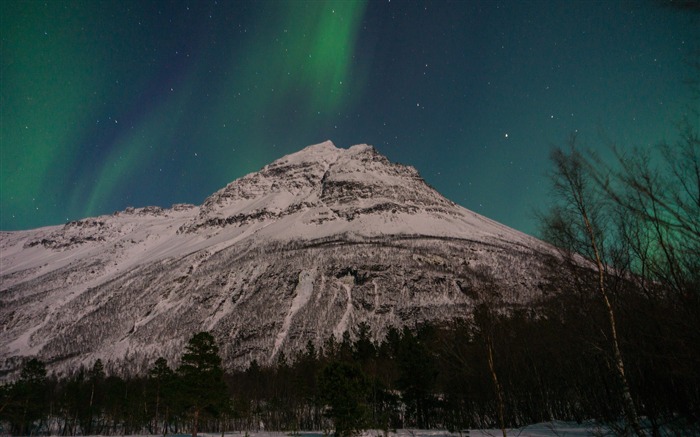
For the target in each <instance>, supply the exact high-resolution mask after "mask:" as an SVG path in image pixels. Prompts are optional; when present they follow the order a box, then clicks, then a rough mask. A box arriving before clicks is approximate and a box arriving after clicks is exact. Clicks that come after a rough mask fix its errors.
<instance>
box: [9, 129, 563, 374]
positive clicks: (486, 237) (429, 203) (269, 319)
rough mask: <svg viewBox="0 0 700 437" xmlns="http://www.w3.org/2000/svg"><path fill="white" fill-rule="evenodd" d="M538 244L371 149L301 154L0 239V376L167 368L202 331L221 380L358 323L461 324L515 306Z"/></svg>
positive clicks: (535, 289)
mask: <svg viewBox="0 0 700 437" xmlns="http://www.w3.org/2000/svg"><path fill="white" fill-rule="evenodd" d="M553 254H554V252H553V251H552V249H551V248H550V247H549V246H547V245H545V244H544V243H542V242H540V241H539V240H536V239H534V238H532V237H529V236H527V235H525V234H522V233H520V232H517V231H515V230H513V229H510V228H508V227H506V226H504V225H501V224H499V223H496V222H494V221H492V220H489V219H487V218H485V217H483V216H480V215H478V214H475V213H474V212H471V211H469V210H467V209H465V208H462V207H460V206H458V205H456V204H455V203H453V202H451V201H449V200H447V199H446V198H444V197H443V196H441V195H440V194H439V193H438V192H436V191H435V190H434V189H432V188H431V187H429V186H428V185H427V184H426V183H425V182H424V181H423V180H422V179H421V177H420V176H419V175H418V172H417V171H416V170H415V169H414V168H412V167H408V166H404V165H399V164H395V163H391V162H389V161H388V160H387V159H386V158H385V157H384V156H382V155H380V154H379V153H378V152H377V151H376V150H375V149H374V148H372V147H371V146H367V145H356V146H353V147H350V148H349V149H340V148H336V147H335V146H334V145H333V144H332V143H331V142H325V143H321V144H317V145H313V146H309V147H307V148H305V149H303V150H301V151H300V152H297V153H294V154H291V155H288V156H285V157H283V158H281V159H279V160H277V161H275V162H273V163H271V164H269V165H267V166H265V167H264V168H263V169H262V170H260V171H259V172H256V173H251V174H249V175H247V176H244V177H242V178H240V179H237V180H235V181H233V182H232V183H230V184H229V185H227V186H226V187H225V188H223V189H221V190H219V191H218V192H216V193H214V194H213V195H211V196H210V197H209V198H207V199H206V200H205V201H204V203H203V204H202V205H201V206H193V205H174V206H173V207H172V208H170V209H162V208H158V207H146V208H136V209H134V208H129V209H127V210H126V211H122V212H117V213H114V214H113V215H111V216H101V217H96V218H88V219H84V220H80V221H77V222H71V223H68V224H66V225H64V226H52V227H46V228H41V229H36V230H30V231H19V232H2V233H1V234H0V330H1V332H2V335H1V336H0V367H1V369H0V372H2V373H4V374H7V372H11V371H13V370H15V369H16V368H17V365H18V363H19V362H20V360H21V359H22V357H24V356H27V355H36V356H39V357H40V358H41V359H43V360H44V361H46V362H47V363H49V368H50V369H52V370H56V371H58V372H66V371H71V370H73V369H75V368H76V367H77V366H78V365H80V364H84V365H86V366H89V365H91V364H92V363H93V362H94V361H95V360H96V359H97V358H101V359H102V360H103V362H105V363H106V367H107V368H108V369H109V370H111V371H115V372H142V371H143V370H144V369H145V368H147V367H148V366H150V365H152V363H153V362H154V361H155V359H156V358H157V357H159V356H164V357H166V358H168V359H169V362H170V363H171V364H175V360H176V359H177V357H179V355H180V354H181V352H182V348H183V345H184V343H185V342H186V340H187V339H188V338H189V337H190V336H191V335H192V334H193V333H195V332H197V331H201V330H210V331H212V332H213V333H214V335H215V336H216V337H217V339H218V340H219V342H220V345H221V352H222V355H223V356H224V363H225V364H226V365H227V366H228V367H235V366H238V367H241V366H245V365H246V364H247V363H248V362H250V361H251V360H252V359H257V360H258V361H259V362H261V363H267V362H270V361H272V360H275V359H276V358H277V355H278V354H279V353H280V352H284V353H285V354H286V355H287V356H289V355H290V354H293V353H294V352H295V351H297V350H300V349H302V348H303V347H304V346H305V345H306V343H307V341H309V340H311V341H312V342H314V343H315V344H316V345H317V346H320V345H321V343H322V342H323V341H325V340H326V339H327V338H328V337H329V336H331V335H336V336H340V335H342V333H343V332H345V331H346V330H348V329H351V328H352V327H353V326H356V325H357V324H358V323H360V322H366V323H368V324H369V325H370V327H371V328H372V330H373V333H374V335H375V336H377V337H381V336H382V335H383V333H384V332H385V331H386V329H387V327H388V326H397V327H401V326H404V325H414V324H415V323H418V322H421V321H425V320H449V319H452V318H454V317H465V316H468V315H469V314H470V311H471V309H472V308H473V306H474V305H475V304H476V303H478V302H479V301H480V300H481V299H484V298H485V296H489V298H490V299H495V300H497V301H498V302H499V304H500V305H503V306H504V307H505V306H512V305H533V304H534V303H535V302H537V301H539V300H540V299H541V298H542V297H543V294H544V292H545V290H546V289H547V288H548V285H547V284H548V281H547V279H546V278H545V273H544V272H545V269H544V263H545V262H546V260H547V258H548V257H550V256H552V255H553Z"/></svg>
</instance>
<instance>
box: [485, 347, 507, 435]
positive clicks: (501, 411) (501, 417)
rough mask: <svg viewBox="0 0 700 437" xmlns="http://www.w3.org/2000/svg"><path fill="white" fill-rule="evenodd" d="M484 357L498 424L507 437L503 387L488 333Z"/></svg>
mask: <svg viewBox="0 0 700 437" xmlns="http://www.w3.org/2000/svg"><path fill="white" fill-rule="evenodd" d="M486 357H487V360H488V363H489V371H490V372H491V380H492V381H493V386H494V390H495V391H496V401H497V402H498V424H499V425H500V427H501V432H502V433H503V437H507V435H506V423H505V406H504V403H503V388H502V387H501V383H500V382H498V375H497V374H496V366H495V365H494V362H493V340H492V338H491V336H490V335H489V336H487V338H486Z"/></svg>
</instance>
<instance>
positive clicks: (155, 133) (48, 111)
mask: <svg viewBox="0 0 700 437" xmlns="http://www.w3.org/2000/svg"><path fill="white" fill-rule="evenodd" d="M0 7H1V8H2V9H1V17H2V18H1V20H2V21H1V23H0V24H1V26H0V28H1V32H2V34H1V40H2V46H1V52H0V62H1V68H2V70H1V73H2V76H1V77H0V87H1V95H0V96H1V101H0V104H1V113H0V147H1V154H0V158H1V159H0V201H1V204H0V229H1V230H15V229H28V228H34V227H39V226H46V225H53V224H61V223H64V222H66V221H67V220H75V219H78V218H82V217H86V216H94V215H99V214H109V213H111V212H113V211H115V210H122V209H124V208H125V207H127V206H146V205H159V206H163V207H168V206H170V205H171V204H173V203H184V202H188V203H195V204H199V203H201V202H202V201H203V200H204V198H205V197H206V196H208V195H209V194H211V193H213V192H214V191H216V190H218V189H219V188H221V187H223V186H224V185H225V184H227V183H228V182H230V181H232V180H234V179H236V178H238V177H240V176H243V175H245V174H247V173H249V172H252V171H256V170H258V169H260V168H261V167H262V166H263V165H265V164H267V163H269V162H271V161H272V160H274V159H277V158H279V157H281V156H283V155H285V154H288V153H292V152H294V151H296V150H299V149H301V148H302V147H305V146H307V145H310V144H314V143H319V142H321V141H324V140H326V139H330V140H332V141H333V142H334V143H335V144H336V145H337V146H339V147H348V146H350V145H353V144H357V143H368V144H372V145H374V146H375V147H376V148H377V149H378V150H379V152H380V153H382V154H385V155H387V156H388V157H389V158H390V159H391V160H392V161H397V162H401V163H404V164H409V165H413V166H414V167H416V168H417V169H418V170H419V171H420V173H421V175H422V176H423V177H424V178H425V179H426V181H427V182H428V183H429V184H431V185H432V186H433V187H435V188H436V189H437V190H438V191H440V192H441V193H443V194H444V195H445V196H446V197H448V198H450V199H451V200H454V201H456V202H457V203H460V204H461V205H463V206H465V207H467V208H469V209H472V210H473V211H476V212H478V213H480V214H484V215H486V216H488V217H490V218H492V219H495V220H497V221H500V222H502V223H505V224H506V225H509V226H512V227H514V228H516V229H519V230H522V231H524V232H528V233H531V234H534V233H535V232H536V230H537V225H536V219H535V218H534V217H533V215H532V211H533V209H535V208H538V207H540V206H541V205H542V204H543V203H545V202H546V200H547V196H548V192H547V186H548V184H547V178H546V172H547V170H548V168H549V163H548V159H547V156H548V152H549V150H550V149H551V147H553V146H554V145H558V144H562V143H563V142H565V141H566V138H567V137H568V136H569V134H570V133H571V132H574V131H576V132H578V133H579V137H580V139H581V140H582V141H583V143H584V144H585V145H586V146H589V147H593V148H597V149H600V150H604V149H605V147H607V145H608V143H616V144H617V145H618V146H621V147H623V148H624V147H632V146H635V145H647V144H654V143H657V142H659V141H664V140H668V141H672V140H673V139H674V135H676V133H675V132H676V124H677V122H678V121H679V120H680V119H681V118H682V117H683V116H684V115H685V114H687V113H689V110H690V109H692V108H693V105H695V107H697V105H698V102H697V101H693V100H692V99H691V98H690V92H689V90H688V87H687V85H686V84H685V83H684V81H685V80H687V79H689V78H692V75H693V74H694V73H693V70H692V69H691V68H689V67H688V66H687V64H686V62H687V61H688V59H689V57H690V56H692V54H693V53H697V51H698V50H699V49H700V30H698V29H700V23H699V20H700V16H699V15H700V14H697V13H692V12H690V13H689V12H685V11H679V10H675V9H672V8H667V7H662V6H660V4H659V3H658V2H654V1H651V0H649V1H645V0H640V1H610V2H607V1H606V2H602V1H600V2H598V1H574V2H568V1H516V0H514V1H495V0H488V1H463V2H433V1H426V2H414V1H411V2H404V1H396V0H395V1H390V2H387V1H368V2H364V1H329V2H321V1H313V2H311V1H294V0H292V1H260V2H252V1H251V2H242V1H223V0H219V1H213V0H202V1H189V2H188V1H145V0H144V1H130V0H127V1H119V2H115V1H111V0H110V1H99V0H83V1H79V0H75V1H61V0H49V1H16V0H10V1H6V2H3V3H2V6H0ZM695 73H697V72H695ZM695 121H697V120H695Z"/></svg>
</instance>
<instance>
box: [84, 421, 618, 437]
mask: <svg viewBox="0 0 700 437" xmlns="http://www.w3.org/2000/svg"><path fill="white" fill-rule="evenodd" d="M506 432H507V434H508V436H522V437H524V436H533V437H545V436H546V437H550V436H558V437H564V436H566V437H575V436H607V435H614V434H613V433H612V432H611V431H610V430H608V429H605V428H601V427H600V426H599V425H596V424H591V423H588V424H586V423H583V424H577V423H569V422H558V421H554V422H545V423H538V424H534V425H528V426H526V427H523V428H515V429H510V428H509V429H507V430H506ZM197 435H198V436H201V437H222V434H220V433H198V434H197ZM324 435H325V434H323V433H321V432H303V431H301V432H299V433H291V432H265V431H259V432H245V431H243V432H226V433H224V434H223V437H323V436H324ZM501 435H502V433H501V430H500V429H478V430H474V429H472V430H464V431H462V432H461V433H457V432H454V433H451V432H448V431H440V430H424V429H399V430H397V431H396V432H390V433H389V435H388V437H491V436H493V437H499V436H501ZM169 436H170V434H169ZM189 436H190V434H176V435H172V437H189ZM383 436H384V433H383V432H382V431H380V430H367V431H363V432H362V434H360V436H359V437H383ZM86 437H90V436H86ZM125 437H152V436H150V435H149V436H125Z"/></svg>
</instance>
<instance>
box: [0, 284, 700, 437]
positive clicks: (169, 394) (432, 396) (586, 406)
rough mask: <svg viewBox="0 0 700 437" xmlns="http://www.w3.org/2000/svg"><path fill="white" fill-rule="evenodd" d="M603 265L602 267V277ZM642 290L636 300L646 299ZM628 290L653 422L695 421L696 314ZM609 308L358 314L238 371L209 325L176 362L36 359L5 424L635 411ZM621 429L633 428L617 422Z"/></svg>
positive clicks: (699, 401)
mask: <svg viewBox="0 0 700 437" xmlns="http://www.w3.org/2000/svg"><path fill="white" fill-rule="evenodd" d="M589 274H590V273H589ZM635 296H637V297H635ZM618 297H619V299H618V300H616V301H615V305H616V309H617V310H618V314H619V315H620V326H621V328H622V329H621V330H620V338H621V339H622V340H623V341H622V342H621V346H622V348H623V353H624V354H625V357H626V358H627V372H628V379H629V382H630V393H631V394H632V397H633V402H634V403H635V406H636V408H637V411H638V414H639V415H640V416H643V417H645V418H646V422H645V424H643V425H640V426H646V429H645V430H644V432H647V431H649V433H652V431H654V430H656V432H659V431H660V430H676V431H677V432H678V433H679V434H682V433H685V432H688V430H695V432H697V431H698V430H699V428H698V420H699V419H700V390H699V388H700V385H699V384H698V381H699V378H700V370H698V369H699V367H698V366H692V365H691V363H693V362H698V361H697V360H700V356H699V355H698V350H697V347H695V348H690V349H683V347H682V346H683V343H684V342H685V341H689V340H692V338H688V334H687V333H686V334H684V333H683V332H681V331H678V330H677V329H679V328H681V326H682V325H683V323H684V322H682V321H681V319H680V318H681V317H682V316H683V314H681V313H679V309H678V308H676V307H674V305H673V304H672V303H671V302H668V301H666V300H665V299H664V300H660V301H655V302H651V301H645V299H640V298H639V297H638V294H637V293H636V291H635V290H634V288H632V287H630V288H629V289H628V290H624V291H621V292H620V294H619V295H618ZM605 321H606V309H605V307H604V305H601V304H600V302H599V301H598V299H597V296H596V295H595V294H593V293H590V290H585V288H582V289H580V290H578V291H575V292H569V293H562V294H560V295H559V296H558V297H556V298H553V299H550V300H548V301H547V303H546V304H542V305H540V306H539V307H538V308H536V309H533V308H529V309H521V310H517V309H516V310H512V311H509V312H497V311H495V310H494V308H492V307H489V306H488V305H487V304H485V303H484V304H480V305H479V306H478V307H477V308H476V309H475V312H474V315H473V318H471V319H468V320H455V321H453V322H451V323H446V324H440V325H434V324H423V325H419V326H415V327H413V328H412V329H409V328H404V329H401V330H399V329H394V328H392V329H390V330H389V331H388V332H387V333H386V335H385V337H384V338H383V339H382V340H381V341H374V340H372V338H373V337H372V333H371V332H370V329H369V327H368V326H367V325H365V324H360V325H359V326H358V327H356V329H355V330H354V331H353V332H352V333H351V332H346V333H345V334H344V335H343V336H342V338H341V339H335V337H331V338H329V339H328V340H327V341H326V342H325V343H324V344H323V346H322V347H320V348H318V349H317V348H315V347H314V346H313V344H312V343H308V344H307V347H306V349H305V350H304V351H301V352H299V353H298V354H296V355H295V356H293V357H286V356H285V355H284V354H283V353H280V354H279V355H278V356H277V358H276V361H275V363H274V364H272V365H265V366H262V365H260V364H258V363H257V362H255V361H253V362H252V363H251V364H250V366H249V367H248V368H247V369H246V370H241V371H234V372H228V373H224V371H223V370H222V365H221V359H220V358H219V356H218V348H217V346H216V342H215V339H214V337H213V336H212V335H211V334H209V333H199V334H196V335H195V336H194V337H192V339H190V341H189V342H188V344H187V346H186V349H185V352H184V353H183V355H182V357H181V362H180V364H179V365H178V366H177V367H176V368H171V367H170V366H169V364H168V363H167V362H166V361H165V360H164V359H162V358H160V359H158V360H156V361H155V362H154V363H153V365H152V367H151V368H150V370H149V372H148V375H144V376H138V377H130V378H122V377H118V376H113V375H111V376H108V375H105V373H104V369H103V366H102V363H101V361H100V360H97V361H96V362H95V363H94V365H93V366H92V367H91V368H89V369H80V370H79V371H78V372H77V373H76V374H74V375H72V376H70V377H65V378H56V377H53V376H47V375H46V370H45V367H44V364H43V363H41V362H40V361H39V360H37V359H30V360H28V361H27V362H26V363H25V364H24V366H23V368H22V371H21V376H20V378H19V379H18V380H17V381H15V382H14V383H11V384H6V385H4V386H2V389H1V392H0V396H1V398H0V399H1V400H0V402H1V403H0V422H1V423H2V427H3V431H4V432H5V433H9V434H12V435H29V434H47V435H48V434H54V435H79V434H82V435H94V434H101V435H124V434H138V433H149V434H154V435H161V434H163V435H164V434H172V433H181V432H191V433H192V434H194V435H196V433H197V432H198V431H207V432H221V431H224V430H227V431H230V430H250V431H253V430H283V431H299V430H319V431H327V432H331V431H334V432H335V433H336V434H337V435H352V434H353V433H355V432H356V431H358V430H361V429H369V428H371V429H379V430H384V431H389V430H392V429H397V428H425V429H448V430H453V431H457V430H460V429H468V428H494V427H497V428H499V427H500V428H504V430H505V428H507V427H519V426H524V425H527V424H531V423H537V422H542V421H548V420H553V419H557V420H567V421H579V422H580V421H583V420H587V419H596V420H598V421H600V422H601V423H607V424H610V425H611V426H616V425H615V424H616V423H618V420H619V419H620V417H623V416H624V408H623V406H624V404H623V402H622V397H621V393H620V392H619V390H617V389H616V387H617V384H618V381H617V379H616V372H615V367H614V359H613V354H612V351H611V348H610V347H609V339H608V338H607V336H606V333H605V332H604V330H603V329H602V327H604V326H605ZM618 431H619V432H620V433H621V434H623V433H624V432H625V430H624V429H623V428H620V429H618Z"/></svg>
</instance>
